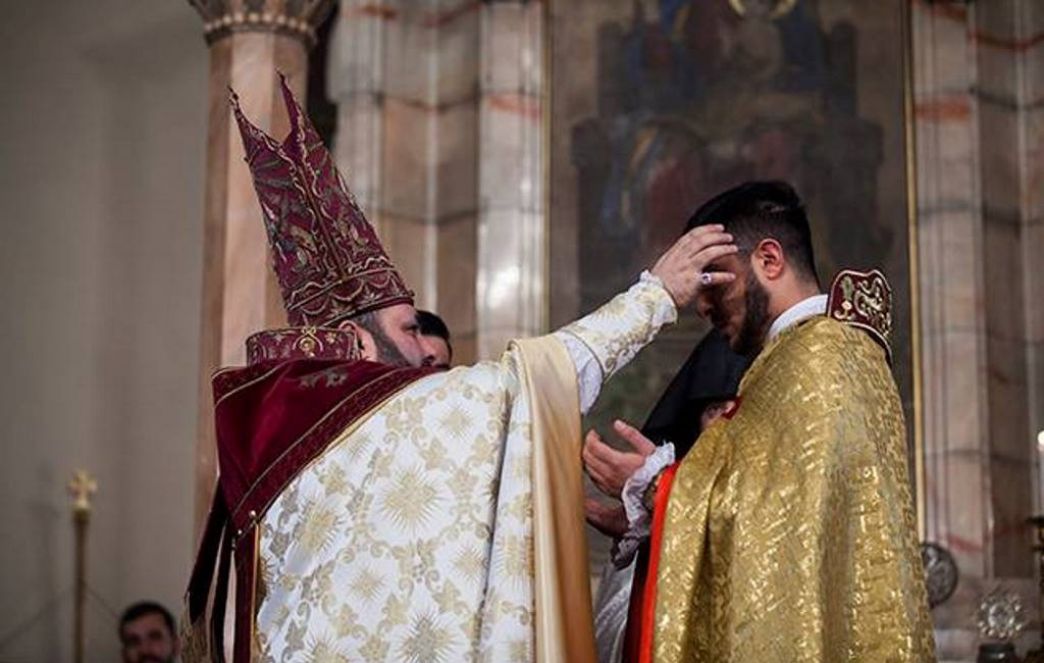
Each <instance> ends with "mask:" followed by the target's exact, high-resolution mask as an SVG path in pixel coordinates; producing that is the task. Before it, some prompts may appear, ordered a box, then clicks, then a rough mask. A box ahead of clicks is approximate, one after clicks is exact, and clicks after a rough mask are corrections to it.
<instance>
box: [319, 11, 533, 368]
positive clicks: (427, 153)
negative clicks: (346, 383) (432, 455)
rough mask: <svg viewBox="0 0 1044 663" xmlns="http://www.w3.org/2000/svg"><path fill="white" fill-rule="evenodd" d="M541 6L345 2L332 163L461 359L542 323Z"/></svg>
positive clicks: (334, 65)
mask: <svg viewBox="0 0 1044 663" xmlns="http://www.w3.org/2000/svg"><path fill="white" fill-rule="evenodd" d="M543 10H544V5H543V4H542V3H539V2H521V1H507V2H505V1H500V2H476V1H474V0H423V1H415V2H408V1H405V0H388V1H386V2H380V3H374V2H366V1H363V0H345V1H343V2H342V3H341V5H340V15H339V17H338V22H337V26H336V29H335V32H334V44H333V49H332V51H331V64H330V69H329V72H328V76H329V81H328V85H327V87H328V89H329V90H330V91H331V96H332V98H333V100H334V101H335V102H336V103H337V104H338V130H337V137H336V140H335V155H336V158H337V162H338V166H339V167H340V168H341V171H342V173H343V174H344V175H345V177H346V179H347V181H348V184H349V186H350V187H351V188H352V189H353V190H354V191H355V194H356V197H357V198H358V200H359V201H360V204H361V205H362V206H363V208H364V210H365V211H366V213H367V215H368V216H369V218H370V219H371V221H372V222H373V223H374V225H375V226H376V227H377V231H378V233H379V235H380V237H381V241H382V242H383V243H384V244H385V247H386V248H387V250H388V252H389V254H390V255H391V257H392V259H393V260H394V261H395V263H396V265H397V266H398V267H399V269H400V270H401V271H402V273H403V276H404V277H405V278H406V280H407V282H408V283H409V284H410V286H411V287H412V288H413V289H414V290H415V291H416V294H417V305H418V307H420V308H426V309H430V310H433V311H435V312H436V313H438V314H439V315H441V316H442V317H443V318H444V319H445V321H446V323H447V325H448V326H449V328H450V331H451V334H452V336H453V346H454V354H455V361H457V362H458V363H469V362H472V361H475V360H477V359H486V358H491V357H496V356H498V355H499V354H500V352H502V351H503V349H504V348H505V346H506V344H507V341H508V340H509V339H511V338H514V337H517V336H530V335H533V334H535V333H539V332H541V331H543V330H544V328H545V327H546V315H545V314H544V311H545V309H546V304H547V303H546V301H545V300H546V294H545V293H546V285H545V283H546V273H547V269H546V267H545V262H546V246H545V245H546V237H545V232H546V230H545V228H546V223H545V219H546V211H545V203H544V179H545V176H544V162H543V151H544V150H543V145H544V136H545V133H544V128H545V123H544V122H545V118H544V111H543V109H544V105H543V103H542V100H543V94H544V90H543V73H542V72H543V41H542V40H543V20H544V17H543Z"/></svg>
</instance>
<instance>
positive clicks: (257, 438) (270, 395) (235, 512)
mask: <svg viewBox="0 0 1044 663" xmlns="http://www.w3.org/2000/svg"><path fill="white" fill-rule="evenodd" d="M438 370H439V369H434V368H397V367H394V366H389V365H387V364H378V363H374V362H369V361H340V360H336V359H298V360H293V361H287V362H282V363H273V362H267V363H260V364H256V365H253V366H249V367H247V368H238V369H228V370H224V371H221V372H219V373H217V374H216V375H215V376H214V379H213V388H214V402H215V405H214V419H215V425H216V427H217V447H218V460H219V463H220V467H221V476H220V478H219V481H218V488H217V491H216V492H215V496H214V506H213V508H212V509H211V514H210V517H209V519H208V522H207V527H206V530H205V532H204V536H203V540H202V542H201V544H200V550H199V554H198V556H197V558H196V565H195V568H194V569H193V573H192V579H191V581H190V584H189V591H188V596H187V599H188V604H189V617H190V620H191V621H193V622H195V621H196V619H197V618H198V617H199V616H200V615H201V614H202V612H203V610H205V608H206V604H207V597H208V595H209V593H210V586H211V584H212V582H213V580H214V570H215V566H218V567H219V568H218V569H217V571H218V573H217V576H218V577H217V591H216V594H215V599H214V605H215V606H223V605H224V601H225V594H226V591H227V586H228V573H229V570H228V563H227V561H225V560H227V555H228V552H229V550H230V549H231V548H234V557H235V562H236V564H235V566H236V569H235V572H236V588H237V590H236V594H237V596H236V604H235V617H236V619H235V622H236V628H235V633H236V637H235V643H234V645H233V651H234V652H235V653H234V657H233V660H234V661H235V662H236V663H241V662H242V663H246V661H248V660H249V658H250V644H251V641H252V639H253V633H252V631H253V625H254V612H255V610H256V608H257V606H256V605H255V593H256V583H257V577H256V553H257V550H256V545H257V540H256V536H257V529H256V525H257V523H258V522H259V520H260V519H261V517H262V516H263V515H264V513H265V510H266V509H268V507H269V506H270V505H271V503H272V501H273V500H274V499H275V498H276V497H277V496H278V495H279V493H280V492H282V490H283V489H284V488H285V487H286V485H287V483H288V482H289V481H291V480H292V479H293V478H294V477H295V476H297V474H298V473H299V472H300V471H301V470H302V469H303V468H304V467H305V466H306V465H308V463H310V462H311V461H312V460H313V459H315V458H316V457H318V456H319V455H320V454H321V453H322V452H323V451H324V450H325V449H326V448H327V447H328V446H329V445H330V443H331V442H333V441H334V440H335V439H336V438H337V436H338V435H339V434H340V433H341V432H342V431H344V429H345V428H347V427H348V426H350V425H351V424H352V423H354V422H355V421H357V420H358V419H359V418H361V417H363V416H365V415H366V414H367V413H369V412H370V411H371V410H372V409H373V408H374V407H376V406H378V405H380V404H381V403H382V402H384V401H385V400H386V399H387V398H388V397H390V396H391V395H393V394H395V393H396V392H398V391H399V390H400V389H402V388H403V387H405V386H407V385H409V384H410V383H412V382H413V381H415V380H417V379H419V378H422V377H424V376H427V375H430V374H432V373H435V372H437V371H438ZM219 550H224V551H225V552H223V553H221V557H224V558H225V559H223V560H221V563H220V564H219V563H218V561H219ZM223 616H224V615H223V610H221V609H217V608H216V609H215V610H214V611H213V614H212V621H214V622H217V623H212V624H211V628H212V633H213V634H214V635H215V636H216V637H215V638H214V642H215V644H216V645H220V636H219V635H218V634H219V633H220V631H221V625H220V621H221V619H222V618H223ZM219 651H220V649H219Z"/></svg>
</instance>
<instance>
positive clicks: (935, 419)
mask: <svg viewBox="0 0 1044 663" xmlns="http://www.w3.org/2000/svg"><path fill="white" fill-rule="evenodd" d="M1038 6H1039V2H1036V0H1002V1H998V2H983V3H974V4H963V3H956V2H938V3H913V9H912V11H913V45H914V48H913V51H914V52H913V63H914V88H915V90H914V101H915V105H914V111H915V112H914V116H915V122H916V159H917V167H916V172H917V194H918V200H917V204H918V234H919V242H918V249H919V256H918V257H919V268H920V278H919V286H920V296H921V303H922V306H921V311H922V315H921V319H922V324H921V332H922V339H923V348H924V351H923V376H924V377H923V381H924V382H923V387H924V389H923V393H924V398H923V404H924V439H925V452H926V453H925V479H926V482H925V493H926V494H925V502H926V523H925V524H926V538H927V540H929V541H933V542H937V543H940V544H942V545H944V546H945V547H947V548H948V549H949V550H950V551H951V552H952V553H953V555H954V557H955V559H956V561H957V565H958V569H959V573H960V582H959V584H958V589H957V594H956V595H955V596H954V597H953V598H951V599H950V600H949V601H947V602H946V603H944V604H943V605H941V606H939V607H938V608H936V610H935V612H934V618H935V622H936V626H937V643H938V654H939V658H940V660H973V659H974V658H975V648H976V645H977V641H978V635H977V633H976V629H975V624H974V614H975V609H976V607H977V605H978V603H979V601H980V600H981V598H982V596H983V594H984V593H986V592H988V591H990V590H991V589H992V588H993V587H994V586H996V585H998V584H1002V585H1004V586H1006V587H1010V588H1014V589H1017V590H1018V591H1019V592H1020V593H1021V594H1022V595H1023V598H1024V599H1025V603H1026V605H1027V606H1029V607H1031V609H1032V607H1033V606H1035V605H1036V603H1037V602H1036V600H1035V597H1036V592H1035V588H1034V583H1033V580H1032V579H1033V572H1034V571H1033V564H1032V556H1031V553H1030V545H1031V538H1030V530H1029V528H1028V527H1027V526H1026V525H1025V522H1024V521H1025V518H1026V517H1027V516H1029V515H1030V514H1031V512H1032V511H1033V509H1034V505H1035V503H1036V506H1037V507H1038V508H1039V496H1038V494H1037V493H1038V490H1039V487H1038V486H1039V484H1038V483H1037V482H1039V479H1038V471H1037V470H1036V468H1035V464H1036V463H1037V462H1038V459H1037V454H1038V450H1037V449H1036V446H1035V439H1034V438H1035V433H1034V431H1035V430H1036V429H1035V427H1039V426H1040V418H1041V416H1042V415H1041V396H1040V394H1041V384H1040V380H1041V370H1040V367H1039V366H1040V360H1039V348H1040V340H1041V339H1042V338H1044V333H1042V332H1044V325H1042V317H1041V304H1040V301H1041V297H1040V290H1039V288H1040V284H1041V281H1042V279H1041V276H1040V274H1041V269H1040V268H1039V267H1038V266H1037V265H1036V262H1035V261H1036V259H1037V256H1038V254H1039V252H1040V249H1041V248H1044V247H1042V245H1041V239H1042V235H1041V233H1040V231H1039V228H1040V223H1041V220H1040V211H1041V209H1042V206H1041V193H1040V191H1041V184H1042V183H1041V179H1040V175H1041V168H1040V167H1039V164H1040V162H1041V159H1040V154H1041V153H1040V147H1039V146H1040V144H1041V135H1042V133H1044V132H1042V131H1041V128H1040V127H1041V124H1040V121H1039V118H1040V117H1041V114H1040V112H1039V99H1040V96H1039V94H1040V92H1039V91H1040V87H1041V84H1040V82H1039V81H1040V79H1041V76H1040V72H1041V66H1040V63H1041V62H1042V59H1041V58H1042V56H1041V53H1042V49H1040V47H1039V45H1040V42H1041V27H1042V25H1041V23H1042V20H1041V12H1040V11H1039V9H1036V8H1037V7H1038ZM1034 94H1036V96H1034ZM1034 100H1036V103H1034ZM1032 612H1035V611H1032ZM1031 623H1034V622H1031Z"/></svg>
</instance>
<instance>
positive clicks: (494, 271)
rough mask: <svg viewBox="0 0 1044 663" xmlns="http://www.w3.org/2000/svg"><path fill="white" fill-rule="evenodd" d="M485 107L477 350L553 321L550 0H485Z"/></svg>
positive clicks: (491, 352)
mask: <svg viewBox="0 0 1044 663" xmlns="http://www.w3.org/2000/svg"><path fill="white" fill-rule="evenodd" d="M482 18H483V21H482V77H481V86H480V94H481V97H482V99H481V102H480V110H479V125H480V133H479V163H480V166H481V167H480V171H479V201H480V209H479V236H478V284H477V285H478V292H477V299H478V301H477V312H478V313H477V323H478V334H479V337H478V340H479V346H478V351H479V355H480V356H482V357H493V356H496V355H497V354H499V353H500V352H501V351H503V349H504V347H505V346H506V345H507V342H508V341H509V340H511V339H512V338H519V337H526V336H535V335H537V334H539V333H541V332H543V331H544V330H545V329H546V327H547V318H548V313H547V312H548V305H547V304H548V302H547V297H548V285H547V272H548V269H547V261H548V246H547V242H548V230H547V199H546V196H545V193H544V192H545V190H546V189H545V187H546V185H547V183H546V179H547V169H546V166H545V153H546V129H547V126H546V125H547V121H548V120H547V118H546V117H545V115H546V113H548V112H549V104H547V103H545V101H546V97H545V90H544V45H543V44H544V22H545V5H544V4H543V3H541V2H525V1H500V2H489V3H487V4H486V6H485V11H484V12H483V17H482Z"/></svg>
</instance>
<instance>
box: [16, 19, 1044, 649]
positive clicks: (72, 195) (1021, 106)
mask: <svg viewBox="0 0 1044 663" xmlns="http://www.w3.org/2000/svg"><path fill="white" fill-rule="evenodd" d="M4 19H5V20H4V21H3V22H2V23H0V35H2V38H0V49H2V50H3V62H5V63H6V64H7V67H6V71H5V81H4V87H5V90H4V96H5V103H4V104H3V106H2V108H0V118H2V121H0V131H2V132H3V145H4V155H3V162H2V166H0V173H2V177H0V187H2V189H0V190H2V193H3V199H4V200H5V201H6V203H7V205H6V215H5V220H4V227H5V229H6V233H7V235H6V237H7V240H6V241H5V242H4V243H3V259H2V260H0V274H2V278H0V284H2V285H0V287H2V288H3V290H4V298H3V301H5V302H7V306H8V314H7V320H8V322H7V323H6V324H5V325H4V337H5V343H4V346H5V348H6V350H7V352H6V354H5V357H6V361H7V365H8V370H7V379H6V380H5V381H4V387H3V389H4V398H3V399H2V403H3V405H2V407H3V413H2V416H0V421H2V422H3V426H4V429H3V435H2V439H3V444H4V459H5V461H4V463H3V475H2V476H3V478H2V481H0V531H2V532H3V536H4V545H3V546H2V547H0V560H2V565H0V568H2V569H3V571H2V572H0V616H2V619H0V661H12V662H13V661H65V660H71V654H70V652H71V640H72V629H73V619H74V613H75V611H76V609H75V605H74V600H73V597H74V593H75V592H74V575H73V566H74V564H73V562H74V549H75V545H74V529H73V524H72V516H71V507H70V504H71V503H70V500H69V497H68V494H67V490H66V484H67V483H68V481H69V479H70V477H71V476H72V475H73V472H74V471H75V470H77V469H85V470H88V471H89V472H90V474H91V475H93V477H94V478H95V479H96V481H97V491H96V493H95V494H94V495H93V497H92V500H91V519H90V526H89V534H88V538H87V547H86V554H87V557H86V560H87V566H86V569H87V576H86V577H87V582H88V585H87V594H86V604H85V619H86V634H87V642H88V649H87V651H88V657H87V660H114V659H115V658H116V657H117V655H118V643H117V639H116V636H115V621H116V617H115V614H116V613H118V611H119V609H121V608H122V607H123V606H124V605H126V604H127V603H129V602H131V601H133V600H136V599H140V598H145V597H149V598H154V599H157V600H160V601H161V602H163V603H165V604H167V605H168V606H170V607H171V608H175V612H177V611H179V610H180V597H181V594H182V592H183V590H184V587H185V582H186V578H187V575H188V570H189V566H190V563H191V559H192V556H193V553H194V547H195V539H196V534H197V532H198V527H199V525H200V523H201V522H202V516H203V515H204V510H205V508H206V506H207V505H208V504H209V500H208V496H209V491H210V490H211V489H212V484H213V477H214V472H215V467H214V462H215V461H214V454H213V452H212V444H213V440H212V436H211V434H210V432H209V431H210V427H211V424H212V422H211V421H210V420H209V418H208V412H209V381H208V378H209V374H210V372H211V371H212V370H213V369H215V368H217V367H218V366H224V365H232V364H242V363H243V360H244V357H243V356H242V347H243V345H242V342H243V339H244V338H245V337H246V336H247V335H248V334H249V333H250V332H252V331H255V330H258V329H261V328H263V327H265V326H271V325H273V324H275V323H277V322H278V321H279V318H280V316H281V315H282V314H281V308H280V303H279V295H278V289H277V287H276V285H275V282H274V279H273V277H272V276H271V275H270V274H269V273H268V270H267V267H266V253H265V252H266V250H267V249H266V242H265V238H264V233H263V226H262V222H261V218H260V210H259V208H258V206H257V203H256V199H255V196H254V192H253V188H252V183H251V180H250V176H249V173H248V171H247V169H246V167H245V165H244V163H243V160H242V149H241V146H240V143H239V138H238V136H237V135H236V134H235V132H234V131H233V124H232V119H231V115H230V113H229V110H228V106H227V94H228V93H227V90H228V87H229V86H230V85H231V86H232V87H234V88H235V89H236V90H237V91H238V92H239V93H240V96H241V98H242V100H243V104H244V108H245V110H246V112H247V114H248V115H249V116H250V117H251V118H253V119H254V120H255V121H257V122H258V124H259V126H261V128H262V129H265V130H267V131H269V132H270V133H272V134H274V135H277V136H279V135H282V134H283V132H285V131H286V128H287V127H286V126H285V122H286V118H285V116H284V115H283V114H282V110H281V108H280V103H279V101H278V99H277V88H276V85H277V79H276V76H275V72H276V71H281V72H283V73H285V74H286V75H288V76H289V79H290V82H291V85H292V86H293V87H294V88H295V89H296V91H297V92H298V93H299V94H306V95H307V99H308V107H309V112H310V114H311V115H312V117H313V118H314V119H315V121H316V124H317V125H318V126H319V127H320V130H321V131H322V132H323V133H324V135H325V137H326V139H327V140H328V141H329V142H330V143H331V144H332V145H333V148H334V152H335V155H336V158H337V160H338V163H339V166H340V168H341V170H342V172H343V173H344V174H345V176H346V178H347V179H348V183H349V186H350V187H351V188H352V189H353V191H354V193H355V195H356V197H357V198H358V200H359V201H360V203H361V205H362V207H363V208H364V210H365V211H366V212H367V214H368V215H369V218H370V219H371V221H373V222H374V223H375V225H376V227H377V229H378V232H379V233H380V236H381V238H382V241H383V242H384V243H385V245H386V247H387V248H388V250H389V253H390V254H391V257H392V259H393V260H394V261H395V262H396V263H397V265H398V266H399V268H400V269H401V271H402V272H403V275H404V277H405V278H406V280H407V281H408V282H409V283H410V284H411V285H412V287H413V288H414V289H415V290H416V292H417V297H418V304H419V306H420V307H422V308H427V309H430V310H434V311H436V312H438V313H439V314H440V315H442V316H443V317H444V318H445V320H446V322H447V323H448V325H449V327H450V329H451V331H452V334H453V338H454V347H455V351H456V358H455V359H456V361H458V362H460V363H468V362H472V361H476V360H481V359H485V358H490V357H494V356H496V355H497V354H499V352H500V351H501V350H502V349H503V348H504V346H505V344H506V343H507V341H508V340H509V339H511V338H514V337H518V336H530V335H535V334H539V333H542V332H544V331H546V330H549V329H552V328H554V327H556V326H558V325H561V324H563V323H565V322H567V321H569V320H570V319H572V318H574V317H575V316H577V315H578V314H579V313H581V312H586V311H589V310H591V309H592V308H593V307H594V306H596V305H597V304H598V303H600V302H601V301H604V300H605V299H606V298H608V296H610V295H611V294H612V293H613V292H615V291H616V290H618V289H620V288H621V287H622V286H623V285H625V284H626V283H628V282H629V280H631V279H632V278H633V277H634V276H635V275H636V274H637V272H638V271H640V269H641V268H642V267H643V265H644V264H645V263H647V262H648V261H649V260H650V258H651V257H652V256H654V255H655V254H656V252H657V251H659V250H661V249H662V248H663V247H665V246H667V245H668V243H669V242H670V241H671V239H672V238H673V236H674V234H675V233H677V232H678V231H679V230H680V228H681V225H682V223H683V221H684V219H685V218H686V217H687V214H688V211H689V210H691V208H692V207H694V206H695V205H696V204H697V203H698V202H700V201H701V200H702V199H703V198H705V197H706V196H708V195H710V194H711V193H713V192H715V191H717V190H720V189H722V188H724V187H726V186H728V185H730V184H733V183H735V182H738V181H740V180H742V179H748V178H750V177H785V178H787V179H791V180H793V181H795V182H796V184H797V186H798V189H799V191H801V192H802V193H804V194H806V195H807V197H808V199H809V201H810V202H809V207H810V211H811V213H812V223H813V227H814V228H815V227H816V226H817V224H819V229H818V231H817V236H816V244H817V247H816V248H817V251H818V252H819V253H820V257H821V262H822V263H823V265H822V266H823V268H824V270H825V271H827V272H828V273H829V272H831V271H833V270H834V269H836V268H837V267H839V266H860V267H863V266H882V267H884V268H885V270H886V271H887V272H888V275H889V277H890V278H891V279H892V282H893V284H894V285H895V286H896V293H897V298H898V299H899V304H898V305H899V311H900V314H901V315H900V317H901V319H900V322H899V324H898V327H899V329H898V342H897V358H896V362H895V369H896V377H897V380H898V381H899V383H900V386H901V389H902V392H903V396H904V401H905V405H906V412H907V417H908V428H909V430H910V439H911V448H910V461H911V462H910V465H911V471H912V474H913V476H914V477H915V479H916V480H915V484H916V489H917V493H918V494H917V502H918V504H917V506H918V516H919V527H920V533H921V537H922V539H923V541H924V542H925V543H931V544H934V547H932V548H930V551H932V559H933V561H939V560H942V562H941V563H939V564H938V565H936V564H934V563H933V564H932V565H931V568H932V570H933V573H934V574H935V578H934V582H937V583H938V584H940V586H942V587H943V588H944V589H945V588H946V585H947V584H951V585H952V581H953V580H954V579H956V585H955V588H954V589H953V591H952V593H951V594H950V595H949V596H942V595H940V599H941V600H940V602H939V603H938V605H936V606H934V608H933V612H932V614H933V618H934V620H935V625H936V640H937V648H938V654H939V658H940V660H947V661H951V660H952V661H971V660H974V658H975V651H976V648H977V646H978V643H979V641H980V635H979V629H978V626H977V620H978V615H979V610H980V606H981V604H982V602H983V600H984V598H986V597H987V596H988V595H990V594H991V593H993V594H994V595H996V593H997V592H1011V593H1014V594H1016V595H1018V596H1019V597H1020V598H1021V604H1022V608H1023V615H1022V617H1023V619H1024V621H1025V622H1026V624H1027V628H1026V629H1025V630H1024V632H1023V634H1022V635H1021V636H1020V637H1019V639H1018V644H1019V648H1020V651H1025V650H1026V649H1029V648H1035V647H1039V646H1040V642H1039V639H1040V626H1039V624H1040V609H1039V606H1040V591H1039V584H1038V583H1039V581H1040V566H1039V562H1038V557H1037V555H1036V553H1035V552H1034V549H1033V546H1034V543H1035V537H1036V530H1035V529H1034V527H1033V526H1032V525H1031V524H1030V523H1029V522H1028V519H1029V518H1030V517H1032V516H1034V515H1035V514H1041V513H1042V512H1044V503H1042V502H1044V500H1042V496H1044V483H1042V480H1041V475H1040V458H1041V456H1042V454H1044V268H1042V267H1041V266H1040V265H1039V263H1038V261H1039V259H1040V258H1039V257H1040V254H1041V253H1042V252H1044V251H1042V250H1044V3H1042V2H1040V1H1039V0H964V1H959V0H935V1H929V0H886V1H884V2H879V3H853V2H848V1H845V0H545V1H543V2H541V1H536V0H481V1H479V0H383V1H377V2H369V1H365V0H341V1H340V2H339V3H335V2H332V1H331V0H189V1H188V2H186V1H184V0H181V1H178V0H170V1H168V2H152V3H141V2H131V1H128V0H94V1H92V2H89V3H86V2H78V1H74V0H53V1H52V2H47V3H42V2H41V3H7V5H6V6H5V7H4ZM861 263H865V264H861ZM871 263H872V265H871ZM687 318H688V319H687V320H685V321H684V322H683V323H682V324H680V325H678V328H677V329H675V330H673V331H672V332H671V333H670V334H669V335H667V336H666V337H665V339H664V340H662V341H660V342H658V343H657V344H656V345H655V346H654V347H653V348H650V349H649V350H647V351H646V352H645V353H644V354H643V357H642V358H641V359H640V360H639V361H638V362H636V363H635V364H634V365H633V366H631V367H629V369H628V370H627V371H626V372H625V373H624V374H622V375H621V376H619V378H618V382H617V385H616V386H614V387H611V388H609V389H608V390H607V392H606V394H605V395H604V396H603V399H602V405H601V406H600V407H599V408H598V409H596V411H595V412H593V413H592V415H591V416H590V417H589V422H588V423H589V424H590V425H598V426H601V425H603V424H604V422H605V421H607V418H608V417H609V416H620V415H621V414H623V415H625V416H626V417H628V418H631V419H635V420H637V419H640V418H641V417H642V416H643V415H644V414H645V413H646V412H647V411H648V409H649V408H650V407H651V405H652V403H653V401H654V399H655V397H656V395H657V393H658V391H659V389H661V388H662V387H663V385H664V384H665V381H666V379H668V378H669V376H670V374H671V372H672V371H673V368H674V367H675V366H677V365H678V363H679V362H680V361H681V360H682V359H683V358H684V357H685V356H686V355H687V353H688V350H689V348H691V347H692V344H693V343H694V342H695V340H696V339H697V338H699V336H700V335H701V334H702V333H703V331H704V327H703V326H702V323H700V322H699V321H697V320H695V318H694V316H692V315H689V316H687ZM591 541H592V557H593V559H592V568H597V567H598V566H599V565H600V564H601V562H602V560H604V557H605V554H606V550H607V544H606V542H605V540H604V539H603V538H602V537H601V536H600V535H598V534H596V533H595V532H594V531H593V530H591ZM947 560H952V562H953V565H952V566H947V564H946V563H945V562H946V561H947ZM945 593H946V592H943V594H945Z"/></svg>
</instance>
